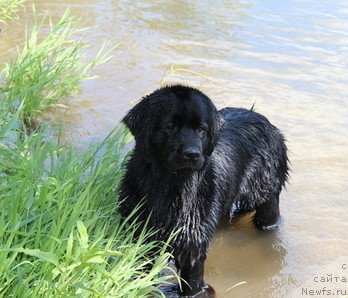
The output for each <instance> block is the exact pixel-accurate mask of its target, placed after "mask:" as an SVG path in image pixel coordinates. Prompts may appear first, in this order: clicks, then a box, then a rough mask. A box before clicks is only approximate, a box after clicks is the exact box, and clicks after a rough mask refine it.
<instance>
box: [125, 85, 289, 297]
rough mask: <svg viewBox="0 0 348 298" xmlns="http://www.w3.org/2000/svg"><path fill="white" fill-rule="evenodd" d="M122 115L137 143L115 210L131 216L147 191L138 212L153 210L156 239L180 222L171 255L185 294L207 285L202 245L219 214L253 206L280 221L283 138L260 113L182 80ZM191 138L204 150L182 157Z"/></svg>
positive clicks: (264, 225)
mask: <svg viewBox="0 0 348 298" xmlns="http://www.w3.org/2000/svg"><path fill="white" fill-rule="evenodd" d="M123 122H124V123H125V124H126V125H127V126H128V128H129V129H130V131H131V132H132V133H133V135H134V137H135V143H136V144H135V148H134V152H133V155H132V157H131V158H130V159H129V161H128V163H127V166H126V174H125V176H124V179H123V182H122V186H121V199H124V203H123V204H122V205H121V208H120V211H121V213H122V214H123V215H124V216H127V215H129V214H130V213H131V212H132V210H133V209H134V208H135V207H136V205H137V204H138V203H139V202H140V201H141V200H142V199H143V198H145V200H144V203H143V205H142V208H141V209H140V211H139V216H140V219H141V220H146V219H147V218H148V217H149V216H150V220H149V226H150V227H151V228H154V229H155V230H158V233H157V234H156V236H155V238H157V239H159V240H167V238H168V236H169V234H170V233H171V232H172V231H173V230H176V229H180V232H179V234H178V235H177V236H176V237H175V239H174V240H173V241H172V247H173V255H174V257H175V263H176V266H177V268H178V270H179V272H180V275H181V277H182V278H183V279H185V280H186V281H187V282H188V284H189V285H186V284H183V288H182V292H183V293H182V294H183V295H195V294H196V293H198V292H200V291H202V289H203V288H204V287H205V284H204V281H203V265H204V260H205V258H206V251H207V248H208V245H209V241H210V240H211V239H212V236H213V233H214V231H215V229H216V226H217V224H218V222H219V220H220V219H221V218H222V217H224V216H229V217H230V218H232V217H233V216H234V215H235V214H237V213H239V212H248V211H253V210H255V211H256V213H255V217H254V223H255V224H256V226H257V227H258V228H260V229H269V228H273V227H274V226H275V225H276V224H277V221H278V219H279V194H280V192H281V189H282V187H283V186H284V183H285V181H286V178H287V171H288V166H287V154H286V151H287V149H286V146H285V144H284V138H283V136H282V134H281V133H280V132H279V130H278V129H277V128H276V127H275V126H273V125H272V124H270V122H269V121H268V120H267V119H266V118H265V117H264V116H262V115H260V114H258V113H256V112H254V111H252V110H245V109H237V108H224V109H222V110H220V111H217V110H216V108H215V106H214V104H213V103H212V102H211V100H210V99H209V98H208V97H207V96H206V95H204V94H203V93H201V92H200V91H198V90H196V89H194V88H190V87H186V86H181V85H175V86H166V87H163V88H160V89H158V90H156V91H155V92H153V93H152V94H150V95H148V96H146V97H144V98H143V99H142V101H141V102H140V103H138V104H137V105H136V106H135V107H134V108H133V109H131V110H130V111H129V112H128V114H127V115H126V116H125V117H124V119H123ZM202 124H203V125H204V126H203V127H202ZM192 144H194V145H192ZM191 145H192V146H196V147H197V148H200V149H199V150H201V155H200V159H199V160H198V159H197V161H192V160H189V161H187V160H186V159H182V158H181V157H180V154H181V152H182V150H184V149H183V148H186V147H188V146H191ZM185 146H186V147H185ZM196 147H195V148H196ZM190 148H191V147H190ZM178 156H179V157H178Z"/></svg>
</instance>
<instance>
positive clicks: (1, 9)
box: [0, 0, 25, 24]
mask: <svg viewBox="0 0 348 298" xmlns="http://www.w3.org/2000/svg"><path fill="white" fill-rule="evenodd" d="M24 1H25V0H0V23H5V24H6V23H7V21H11V20H17V19H18V16H17V11H18V10H19V9H20V8H21V6H22V5H23V3H24Z"/></svg>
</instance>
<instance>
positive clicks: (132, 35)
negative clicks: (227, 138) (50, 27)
mask: <svg viewBox="0 0 348 298" xmlns="http://www.w3.org/2000/svg"><path fill="white" fill-rule="evenodd" d="M67 3H70V5H71V8H72V11H73V13H74V14H77V15H80V16H81V17H82V22H83V25H86V26H93V25H95V24H98V27H96V28H94V29H93V30H91V31H89V33H88V35H87V36H84V37H83V38H84V39H85V40H87V41H89V42H90V43H92V44H93V45H94V46H93V48H91V49H88V51H87V54H93V53H95V52H96V51H97V49H98V45H100V44H101V43H102V41H103V40H104V39H105V38H106V39H108V40H110V41H111V42H113V43H114V44H116V43H118V42H121V46H120V47H119V48H118V49H117V50H116V51H115V54H114V58H113V59H112V61H111V62H110V63H108V65H104V66H101V67H100V68H99V70H98V73H97V74H100V75H101V76H102V79H100V80H96V81H87V82H86V83H84V85H83V86H82V87H83V92H82V93H81V94H80V95H79V96H78V97H76V98H74V99H73V100H74V101H75V102H76V105H75V106H74V108H72V109H71V110H69V111H68V115H70V116H73V117H71V118H73V119H71V118H70V121H69V123H68V124H67V135H68V137H69V138H70V139H73V140H75V141H76V142H81V140H82V141H85V142H91V141H93V140H94V139H97V140H100V139H101V138H103V137H104V136H105V135H106V134H107V133H108V132H109V131H110V130H111V129H112V128H113V127H114V126H115V125H116V124H117V123H118V121H119V119H120V118H121V117H122V115H123V114H124V113H125V111H126V110H128V109H129V108H130V107H131V106H132V104H131V102H132V101H134V100H137V99H139V98H140V97H141V96H142V95H143V94H146V93H148V92H150V91H152V90H153V89H154V88H156V87H157V86H158V83H159V81H160V80H161V78H162V76H163V74H164V73H165V71H166V70H168V68H169V67H170V65H172V64H173V65H175V66H177V67H181V68H184V69H187V70H190V71H191V73H190V72H177V73H175V75H173V76H170V77H169V78H168V79H167V82H182V83H185V84H190V85H193V86H196V87H200V88H201V89H202V91H203V92H205V93H207V94H208V95H209V96H211V98H212V99H213V100H214V102H215V103H216V104H217V105H218V106H219V107H223V106H237V107H246V108H249V107H251V106H252V104H253V103H254V102H256V104H255V106H256V110H257V111H258V112H260V113H262V114H264V115H265V116H267V117H268V118H269V119H270V121H271V122H272V123H274V124H275V125H276V126H277V127H279V128H281V129H282V131H283V132H284V134H285V135H286V137H287V140H288V146H289V149H290V152H289V156H290V159H291V162H292V165H291V168H292V178H291V180H290V181H291V183H290V185H289V186H288V191H287V192H283V193H282V195H281V211H282V216H283V222H282V225H281V227H280V229H279V231H278V232H276V233H262V232H258V231H256V230H255V229H254V228H253V227H252V226H251V224H250V223H249V217H244V218H241V219H239V220H238V221H236V222H235V223H233V224H232V225H223V226H222V227H221V228H220V229H219V230H218V232H217V234H216V237H215V239H214V241H213V243H212V245H211V249H210V252H209V255H208V259H207V262H206V281H207V282H209V284H211V285H213V286H214V288H215V290H216V291H217V293H218V297H295V298H297V297H301V289H302V288H303V287H307V288H308V289H315V288H318V287H322V286H325V285H326V286H327V287H332V288H333V289H344V287H343V286H344V285H343V284H342V285H341V284H324V285H323V284H318V283H315V282H314V281H313V278H314V277H315V276H318V275H319V276H320V275H325V274H333V275H338V276H339V275H344V274H343V273H344V272H342V269H340V268H341V265H342V263H347V262H348V219H347V217H348V215H347V214H348V212H347V211H348V196H347V194H348V183H347V181H348V164H347V160H348V151H347V148H348V130H347V127H348V109H347V98H348V65H347V61H348V32H347V28H348V3H346V2H344V1H314V0H309V1H297V0H294V1H275V0H274V1H255V0H250V1H247V0H240V1H214V2H212V1H205V0H203V1H196V0H195V1H156V0H148V1H145V0H143V1H133V0H130V1H124V0H119V1H115V0H88V1H82V0H71V1H66V0H59V1H49V0H45V1H43V0H37V1H35V5H36V6H37V11H41V10H45V9H49V11H50V14H51V15H52V16H53V17H54V18H57V17H58V16H60V15H61V13H62V11H63V10H64V9H65V7H66V5H67ZM29 12H30V8H28V10H27V13H26V14H23V16H22V17H21V22H26V21H27V20H30V13H29ZM86 16H88V18H87V17H86ZM10 28H11V29H10ZM19 28H22V27H20V26H16V25H13V24H11V26H8V27H3V28H2V31H1V32H0V40H1V42H0V53H2V54H1V56H0V59H1V61H0V63H3V62H4V61H5V60H6V59H9V58H10V57H11V55H12V54H13V52H11V51H10V49H13V48H14V45H15V44H17V43H19V42H21V41H22V40H23V32H22V31H21V30H20V29H19ZM193 71H194V72H198V73H200V74H202V75H204V76H197V75H194V74H193V73H192V72H193ZM84 102H90V105H89V106H88V105H82V103H84ZM72 111H73V112H72ZM76 115H78V116H79V117H76ZM67 119H68V118H67ZM243 281H245V283H244V284H241V285H239V286H237V287H235V288H232V287H233V286H234V285H235V284H238V283H240V282H243ZM228 289H229V290H228ZM226 290H227V291H226Z"/></svg>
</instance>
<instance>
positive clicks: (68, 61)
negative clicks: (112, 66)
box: [0, 0, 110, 122]
mask: <svg viewBox="0 0 348 298" xmlns="http://www.w3.org/2000/svg"><path fill="white" fill-rule="evenodd" d="M0 1H1V0H0ZM34 15H35V11H34ZM45 20H46V18H44V19H43V20H42V21H41V22H39V21H38V20H37V18H35V20H34V26H33V28H32V29H31V30H28V29H27V31H26V41H25V44H24V46H23V48H21V49H18V53H17V59H16V60H15V61H13V62H12V63H8V64H6V66H5V69H4V70H3V73H2V75H3V77H6V82H5V84H2V86H1V89H2V92H3V93H5V95H6V98H7V100H8V103H9V105H13V104H15V105H18V104H19V103H21V104H22V107H21V110H20V112H21V117H22V118H23V119H25V120H26V121H27V122H31V121H33V120H34V119H35V118H36V117H37V116H39V115H40V113H41V112H42V111H44V110H45V109H46V108H47V107H51V106H54V105H55V104H57V103H58V102H61V101H62V99H63V98H64V97H66V96H68V95H72V94H74V93H76V92H77V91H78V88H79V84H80V82H81V81H83V80H85V79H88V78H90V76H89V72H90V71H91V70H93V68H94V67H96V66H97V65H99V64H102V63H105V62H107V61H108V59H110V55H109V53H110V50H105V44H104V45H103V46H102V48H101V49H100V51H99V53H98V54H97V56H96V57H95V59H93V61H91V62H89V63H87V64H86V63H84V62H83V58H84V55H83V54H82V53H81V48H82V47H83V43H82V42H81V41H79V40H76V39H73V37H74V35H75V34H77V33H78V32H79V31H81V29H75V28H76V27H77V26H76V25H77V20H76V19H75V18H74V17H73V16H71V15H70V13H69V11H68V10H67V11H66V12H65V14H64V15H63V16H62V17H61V19H60V20H59V21H58V22H57V23H56V24H52V22H50V33H49V34H48V35H47V36H43V34H42V31H43V30H42V28H43V24H44V23H45ZM8 108H9V109H11V108H13V106H12V107H11V106H10V107H8ZM14 108H17V107H14Z"/></svg>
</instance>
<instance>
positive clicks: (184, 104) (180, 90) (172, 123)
mask: <svg viewBox="0 0 348 298" xmlns="http://www.w3.org/2000/svg"><path fill="white" fill-rule="evenodd" d="M122 121H123V122H124V123H125V124H126V125H127V127H128V128H129V129H130V131H131V132H132V134H133V135H134V138H135V142H136V149H137V152H141V154H144V156H145V157H146V158H148V159H151V160H152V161H155V162H157V164H158V165H160V166H163V167H166V168H169V169H172V170H179V169H191V170H193V171H199V170H200V169H201V168H202V167H203V165H204V162H205V160H206V159H207V158H208V157H209V156H210V155H211V154H212V152H213V150H214V147H215V145H216V143H217V140H218V137H219V131H220V126H221V119H220V117H219V115H218V113H217V110H216V108H215V106H214V104H213V103H212V101H211V100H210V99H209V98H208V97H207V96H206V95H204V94H203V93H202V92H200V91H198V90H196V89H194V88H190V87H185V86H181V85H175V86H166V87H163V88H160V89H158V90H156V91H155V92H153V93H152V94H150V95H148V96H146V97H144V98H143V99H142V100H141V101H140V102H139V103H138V104H137V105H136V106H135V107H134V108H133V109H131V110H130V111H129V112H128V114H127V115H126V116H125V117H124V118H123V120H122Z"/></svg>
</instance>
